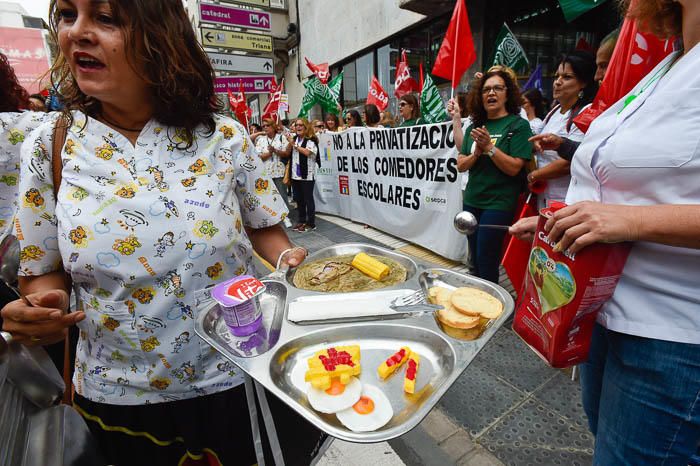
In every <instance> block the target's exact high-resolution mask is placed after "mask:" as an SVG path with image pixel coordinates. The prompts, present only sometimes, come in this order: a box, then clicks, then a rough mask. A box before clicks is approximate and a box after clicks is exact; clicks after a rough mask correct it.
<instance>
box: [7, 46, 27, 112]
mask: <svg viewBox="0 0 700 466" xmlns="http://www.w3.org/2000/svg"><path fill="white" fill-rule="evenodd" d="M27 105H29V94H28V93H27V90H26V89H25V88H23V87H22V86H20V85H19V82H18V81H17V75H15V70H14V69H12V66H10V62H9V61H7V57H6V56H5V55H4V54H2V53H0V112H17V111H19V110H21V109H24V108H27Z"/></svg>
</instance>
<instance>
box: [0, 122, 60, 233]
mask: <svg viewBox="0 0 700 466" xmlns="http://www.w3.org/2000/svg"><path fill="white" fill-rule="evenodd" d="M49 118H50V116H49V114H47V113H44V112H22V113H18V112H11V113H0V237H3V236H4V234H5V232H6V231H8V230H9V229H10V228H11V226H12V220H13V219H14V216H15V213H16V212H17V204H18V203H17V199H18V197H17V185H18V182H19V167H20V164H19V151H20V148H21V147H22V144H23V143H24V140H25V138H26V137H27V135H28V134H29V133H31V132H32V131H33V130H35V129H36V128H37V127H38V126H39V125H41V124H42V123H43V122H44V121H47V119H49Z"/></svg>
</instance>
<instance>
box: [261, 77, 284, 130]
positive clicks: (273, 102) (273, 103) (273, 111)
mask: <svg viewBox="0 0 700 466" xmlns="http://www.w3.org/2000/svg"><path fill="white" fill-rule="evenodd" d="M283 92H284V79H282V81H281V82H280V85H279V86H276V85H274V83H273V86H272V89H270V101H269V102H268V103H267V105H265V109H264V110H263V118H272V119H273V120H275V121H277V119H278V118H279V116H278V112H279V109H280V100H281V99H282V93H283Z"/></svg>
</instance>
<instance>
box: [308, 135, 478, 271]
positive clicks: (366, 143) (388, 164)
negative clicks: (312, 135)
mask: <svg viewBox="0 0 700 466" xmlns="http://www.w3.org/2000/svg"><path fill="white" fill-rule="evenodd" d="M319 149H320V150H319V152H320V153H319V156H320V157H321V160H322V163H321V168H319V169H317V171H316V187H315V200H316V211H317V212H321V213H327V214H333V215H338V216H341V217H344V218H347V219H351V220H353V221H356V222H360V223H366V224H368V225H371V226H373V227H374V228H377V229H379V230H382V231H385V232H387V233H389V234H392V235H394V236H397V237H399V238H401V239H404V240H406V241H410V242H412V243H415V244H418V245H420V246H423V247H425V248H428V249H430V250H431V251H434V252H436V253H437V254H440V255H441V256H444V257H447V258H450V259H453V260H459V261H461V260H463V259H464V258H465V256H466V246H467V240H466V238H465V237H464V236H463V235H461V234H460V233H458V232H457V231H456V230H455V229H454V228H452V221H453V218H454V216H455V214H457V212H460V211H461V210H462V190H461V185H460V174H459V172H458V171H457V149H456V148H455V144H454V136H453V134H452V124H451V123H440V124H434V125H419V126H411V127H404V128H386V129H374V128H351V129H350V130H347V131H344V132H342V133H324V134H320V135H319Z"/></svg>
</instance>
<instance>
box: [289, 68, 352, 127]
mask: <svg viewBox="0 0 700 466" xmlns="http://www.w3.org/2000/svg"><path fill="white" fill-rule="evenodd" d="M342 82H343V74H342V73H341V74H339V75H338V76H336V77H335V78H333V80H332V81H331V82H329V83H328V85H326V84H322V83H321V81H319V80H318V78H317V77H316V76H313V77H312V78H311V79H309V80H307V81H306V82H305V83H304V88H306V93H305V94H304V98H303V99H302V100H301V108H300V109H299V118H308V116H309V111H310V110H311V108H313V106H314V105H316V104H319V105H321V108H323V110H325V111H326V112H328V113H333V114H335V115H337V114H338V113H340V110H338V96H339V95H340V86H341V84H342ZM336 92H337V94H336Z"/></svg>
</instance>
